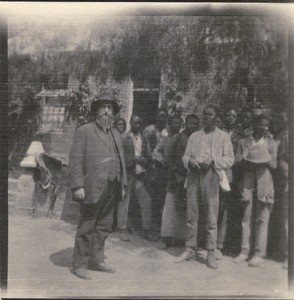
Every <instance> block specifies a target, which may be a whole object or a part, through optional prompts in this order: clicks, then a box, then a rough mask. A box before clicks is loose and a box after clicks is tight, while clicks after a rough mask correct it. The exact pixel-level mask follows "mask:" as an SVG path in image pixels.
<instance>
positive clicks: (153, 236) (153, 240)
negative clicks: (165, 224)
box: [149, 232, 160, 242]
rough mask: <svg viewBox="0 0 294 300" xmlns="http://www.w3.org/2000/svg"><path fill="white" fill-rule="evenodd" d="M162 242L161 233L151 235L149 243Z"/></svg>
mask: <svg viewBox="0 0 294 300" xmlns="http://www.w3.org/2000/svg"><path fill="white" fill-rule="evenodd" d="M159 240H160V233H159V232H152V233H150V234H149V241H152V242H157V241H159Z"/></svg>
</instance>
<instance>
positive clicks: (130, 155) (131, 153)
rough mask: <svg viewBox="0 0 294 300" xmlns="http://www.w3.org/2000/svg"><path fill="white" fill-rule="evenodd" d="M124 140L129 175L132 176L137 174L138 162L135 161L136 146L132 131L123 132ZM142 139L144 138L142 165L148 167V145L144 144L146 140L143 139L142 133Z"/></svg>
mask: <svg viewBox="0 0 294 300" xmlns="http://www.w3.org/2000/svg"><path fill="white" fill-rule="evenodd" d="M122 140H123V148H124V155H125V163H126V170H127V175H128V176H131V175H134V174H135V167H136V163H135V162H134V158H135V147H134V143H133V139H132V136H131V131H128V132H126V133H125V134H123V135H122ZM141 140H142V152H141V161H140V165H141V166H142V167H144V168H146V166H147V158H146V157H145V156H146V154H145V151H146V146H144V140H143V137H142V135H141Z"/></svg>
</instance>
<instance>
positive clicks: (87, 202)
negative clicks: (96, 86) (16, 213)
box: [69, 93, 127, 279]
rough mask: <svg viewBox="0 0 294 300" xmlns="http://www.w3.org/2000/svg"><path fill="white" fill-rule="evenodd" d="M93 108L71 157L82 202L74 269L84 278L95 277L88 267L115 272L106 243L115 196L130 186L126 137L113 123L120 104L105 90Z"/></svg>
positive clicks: (77, 196)
mask: <svg viewBox="0 0 294 300" xmlns="http://www.w3.org/2000/svg"><path fill="white" fill-rule="evenodd" d="M91 110H92V113H93V114H94V115H95V116H96V119H95V121H94V122H91V123H88V124H85V125H83V126H81V127H79V128H78V129H77V130H76V132H75V135H74V139H73V143H72V148H71V152H70V158H69V178H70V184H71V188H72V191H73V198H74V200H75V201H78V202H79V203H80V220H79V224H78V228H77V232H76V237H75V245H74V253H73V272H74V274H75V275H76V276H78V277H80V278H83V279H91V276H90V275H89V272H88V270H87V267H89V268H90V269H92V270H96V271H104V272H111V273H114V272H115V268H114V267H112V266H110V265H108V264H106V263H105V262H104V243H105V239H106V238H107V235H108V233H109V232H110V231H111V225H112V221H113V215H112V214H113V206H114V202H115V199H117V198H118V195H119V193H120V192H122V193H124V187H125V186H126V185H127V178H126V168H125V160H124V152H123V147H122V138H121V135H120V134H119V133H118V132H117V130H116V129H114V128H113V126H112V124H113V118H114V115H115V114H116V113H118V111H119V106H118V104H117V103H116V101H115V99H114V97H113V96H112V95H111V94H109V93H105V94H102V95H100V96H99V99H98V100H97V101H95V102H93V103H92V106H91Z"/></svg>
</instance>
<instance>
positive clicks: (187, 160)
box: [182, 134, 200, 170]
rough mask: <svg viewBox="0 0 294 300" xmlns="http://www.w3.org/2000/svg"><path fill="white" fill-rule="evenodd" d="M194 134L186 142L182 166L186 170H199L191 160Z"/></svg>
mask: <svg viewBox="0 0 294 300" xmlns="http://www.w3.org/2000/svg"><path fill="white" fill-rule="evenodd" d="M193 137H194V134H192V135H191V136H190V138H189V140H188V143H187V147H186V150H185V154H184V156H183V159H182V160H183V164H184V166H185V168H186V169H187V170H190V169H197V168H200V167H199V165H198V163H197V162H196V161H195V159H194V158H193V157H194V156H193V152H192V151H193V148H194V138H193Z"/></svg>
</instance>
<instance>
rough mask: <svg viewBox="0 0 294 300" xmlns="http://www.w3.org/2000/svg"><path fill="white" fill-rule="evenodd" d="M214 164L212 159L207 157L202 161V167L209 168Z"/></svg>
mask: <svg viewBox="0 0 294 300" xmlns="http://www.w3.org/2000/svg"><path fill="white" fill-rule="evenodd" d="M213 162H214V159H213V157H208V158H206V159H205V160H204V162H203V164H204V165H207V166H210V165H211V164H212V163H213Z"/></svg>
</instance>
